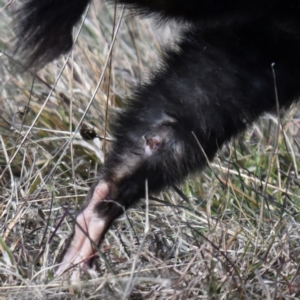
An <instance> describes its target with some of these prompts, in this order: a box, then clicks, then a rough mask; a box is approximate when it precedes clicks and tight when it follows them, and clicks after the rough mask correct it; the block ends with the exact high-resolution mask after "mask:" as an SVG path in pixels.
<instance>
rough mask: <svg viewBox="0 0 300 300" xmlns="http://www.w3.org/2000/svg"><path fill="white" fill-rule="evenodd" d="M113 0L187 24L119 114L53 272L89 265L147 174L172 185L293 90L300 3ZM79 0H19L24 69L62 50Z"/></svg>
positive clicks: (299, 87) (298, 78)
mask: <svg viewBox="0 0 300 300" xmlns="http://www.w3.org/2000/svg"><path fill="white" fill-rule="evenodd" d="M117 2H118V3H123V4H127V6H128V7H129V8H131V9H134V10H135V11H137V12H140V13H143V14H147V13H155V14H158V15H159V17H160V18H162V19H172V18H174V19H177V20H178V21H180V20H184V21H189V22H191V24H192V26H191V28H190V30H189V31H188V32H186V33H185V34H184V36H183V37H182V39H181V41H180V43H179V49H180V51H176V52H175V51H174V52H173V51H169V52H168V53H167V55H166V59H165V61H164V66H163V67H162V68H161V70H159V71H158V72H156V74H154V75H153V78H152V80H151V82H150V83H148V84H145V85H142V86H140V87H139V89H138V91H137V93H136V94H135V96H134V98H133V99H132V101H131V102H130V105H129V106H128V107H127V108H126V111H125V112H124V113H122V114H120V115H119V117H118V120H117V123H116V125H115V126H114V131H113V132H114V136H115V138H116V143H115V144H114V146H113V150H112V151H111V153H110V155H109V156H108V158H107V160H106V162H105V165H104V168H103V171H102V172H101V174H100V177H99V179H98V180H97V182H96V183H95V184H94V185H93V187H92V188H91V190H90V192H89V194H88V196H87V199H86V204H85V206H84V207H83V209H82V211H81V212H80V213H79V215H78V217H77V225H75V230H74V236H73V239H72V242H71V244H70V246H69V248H68V250H67V252H66V254H65V256H64V259H63V264H62V265H61V267H60V268H59V270H58V273H61V272H62V271H64V270H65V269H66V268H67V267H68V266H69V264H72V263H73V264H77V263H81V265H84V264H85V263H86V262H88V260H89V258H90V257H91V256H92V254H93V252H94V249H93V246H92V244H91V240H92V241H94V242H95V244H99V243H100V242H101V239H102V238H103V236H104V234H105V232H106V231H107V230H108V228H109V226H110V224H111V223H112V222H113V221H114V220H115V219H116V218H117V217H118V216H120V215H121V214H122V213H123V211H124V209H127V208H128V207H129V206H131V205H133V204H134V203H135V202H136V201H137V200H139V199H140V198H141V197H143V196H144V195H145V181H146V179H147V181H148V186H149V191H150V193H156V192H158V191H161V190H162V189H164V188H166V187H168V186H170V185H172V184H174V183H179V182H181V181H182V179H183V178H184V177H185V176H186V175H188V174H189V173H190V172H194V171H196V170H199V169H201V168H202V167H203V166H204V165H205V164H206V162H207V159H212V158H213V157H214V155H215V154H216V152H217V151H218V149H220V148H221V147H222V145H223V144H224V143H225V142H227V141H229V140H230V139H231V138H232V137H234V136H236V135H237V134H238V133H239V132H241V131H243V130H245V128H246V127H247V126H248V125H249V124H251V123H252V122H253V121H254V120H256V119H257V118H258V117H259V116H261V115H262V114H263V113H265V112H272V111H275V110H276V107H277V100H278V104H279V107H280V108H282V107H288V106H289V105H290V104H291V103H292V102H293V101H295V100H297V98H298V97H299V96H300V2H299V0H263V1H262V0H251V1H249V0H230V1H229V0H185V1H182V0H172V1H171V0H163V1H162V0H119V1H117ZM88 3H89V0H73V1H69V0H43V1H41V0H27V2H26V3H25V5H24V7H23V9H22V11H21V12H20V15H21V16H25V18H23V20H22V22H21V26H20V28H21V30H20V34H19V45H22V46H23V50H24V51H25V53H29V56H28V62H29V65H30V66H32V65H37V66H42V65H43V64H45V63H47V62H49V61H51V60H53V59H54V58H56V57H57V56H58V55H59V54H61V53H64V52H66V51H68V50H69V49H70V47H71V45H72V36H71V34H72V27H73V25H74V24H75V23H76V22H77V21H78V20H79V18H80V16H81V14H82V13H83V11H84V10H85V8H86V6H87V4H88ZM273 71H274V73H273ZM274 74H275V75H276V84H275V76H274ZM275 87H276V88H275ZM275 90H277V93H278V97H276V96H275V94H276V93H275ZM83 231H85V233H84V232H83ZM87 235H89V237H90V239H91V240H90V239H89V238H87Z"/></svg>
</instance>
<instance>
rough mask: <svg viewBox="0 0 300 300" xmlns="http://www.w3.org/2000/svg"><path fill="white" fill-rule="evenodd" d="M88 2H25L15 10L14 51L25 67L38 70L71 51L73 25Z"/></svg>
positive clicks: (78, 0) (30, 0)
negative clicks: (15, 35)
mask: <svg viewBox="0 0 300 300" xmlns="http://www.w3.org/2000/svg"><path fill="white" fill-rule="evenodd" d="M90 1H91V0H71V1H70V0H26V1H25V3H24V4H23V6H22V8H21V9H20V10H19V11H18V13H17V17H16V20H17V22H18V27H17V38H18V42H17V44H16V52H17V53H19V54H20V55H21V57H22V58H24V61H25V63H24V66H25V67H26V68H28V67H37V68H41V67H42V66H44V65H45V64H47V63H48V62H50V61H52V60H54V59H55V58H57V57H58V56H59V55H61V54H63V53H66V52H68V51H70V49H71V47H72V44H73V38H72V29H73V26H74V25H75V24H76V23H77V22H78V21H79V19H80V17H81V15H82V14H83V13H84V11H85V9H86V7H87V6H88V4H89V2H90Z"/></svg>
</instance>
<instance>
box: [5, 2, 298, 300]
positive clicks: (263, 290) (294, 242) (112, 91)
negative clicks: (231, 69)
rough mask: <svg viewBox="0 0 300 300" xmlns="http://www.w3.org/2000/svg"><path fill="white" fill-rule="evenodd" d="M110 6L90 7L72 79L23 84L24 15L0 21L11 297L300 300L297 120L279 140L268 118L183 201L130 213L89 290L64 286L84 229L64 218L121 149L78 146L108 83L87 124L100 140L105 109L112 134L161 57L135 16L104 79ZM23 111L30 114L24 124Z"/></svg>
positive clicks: (190, 187)
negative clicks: (16, 40)
mask: <svg viewBox="0 0 300 300" xmlns="http://www.w3.org/2000/svg"><path fill="white" fill-rule="evenodd" d="M101 2H102V1H95V3H94V4H93V5H92V9H91V11H90V13H89V15H88V19H87V20H86V21H85V23H84V25H83V28H82V32H81V34H80V37H79V40H78V42H77V44H76V46H75V48H74V50H73V52H72V55H71V58H70V60H69V62H68V64H67V66H66V68H65V70H64V71H63V73H62V75H60V76H59V73H60V70H61V68H62V66H63V64H64V62H65V60H64V59H60V60H58V61H56V62H54V63H52V64H50V65H48V66H47V67H45V68H44V69H43V70H41V71H39V72H38V73H37V76H35V77H34V76H33V74H32V73H30V72H23V73H19V72H17V70H18V69H19V68H18V67H17V66H18V62H17V61H15V60H14V59H12V57H11V56H12V51H11V49H12V42H13V37H14V35H13V30H12V24H11V15H12V12H13V11H14V10H15V9H16V6H17V3H14V2H13V3H10V4H9V5H8V6H7V7H5V8H3V9H2V10H1V11H0V14H1V16H0V28H1V36H0V46H1V50H3V51H4V52H3V53H2V55H1V57H0V62H1V65H0V66H1V67H0V83H1V89H0V103H1V109H0V176H1V179H0V216H1V219H0V299H1V300H2V299H107V297H110V298H111V299H297V298H298V297H300V276H299V275H300V274H299V266H300V259H299V254H300V247H299V246H300V223H299V214H298V212H299V206H300V201H299V200H300V199H299V196H298V195H299V194H300V193H299V190H300V189H299V176H298V173H297V168H298V164H299V142H298V140H299V127H298V123H299V119H298V117H297V110H296V109H295V108H294V109H292V110H291V111H290V112H289V113H288V114H286V115H285V116H284V117H283V118H281V120H280V123H281V125H280V128H279V131H278V130H277V125H278V119H277V118H276V117H269V116H266V117H264V118H262V119H260V120H259V122H258V123H257V124H255V125H254V126H253V127H252V128H250V129H249V130H248V132H246V133H245V134H244V135H243V136H241V137H240V138H239V139H236V140H235V141H233V142H232V143H231V144H230V145H227V146H226V147H224V149H223V151H222V152H221V153H220V154H219V156H218V157H217V158H216V159H215V160H214V161H213V162H212V163H211V164H210V166H209V167H208V168H206V170H204V171H203V172H202V173H201V174H198V175H197V176H191V177H190V178H188V179H187V180H186V182H185V183H184V184H183V185H182V186H181V187H180V189H179V191H172V190H169V191H167V192H165V193H162V194H160V195H157V197H156V198H155V199H150V200H149V203H148V202H145V201H141V202H140V203H139V204H138V205H137V206H135V207H134V208H132V209H130V210H129V211H128V212H127V214H126V216H123V217H122V218H120V219H119V220H117V221H116V222H115V224H114V225H113V227H112V229H111V230H110V231H109V233H108V234H107V235H106V238H105V241H104V243H103V245H102V247H101V251H102V253H103V255H104V256H105V257H106V261H105V260H104V259H99V260H98V261H97V262H96V266H95V270H91V271H90V272H89V273H88V274H87V275H86V276H85V278H83V280H82V282H81V283H80V284H78V285H71V284H70V283H69V281H68V274H66V275H65V276H64V277H63V278H54V275H53V273H54V269H55V266H56V263H57V261H56V259H57V257H58V256H59V253H60V252H61V251H62V249H63V246H64V244H65V243H66V240H67V238H68V236H69V235H70V233H71V231H72V222H73V221H72V220H73V219H72V217H70V216H67V217H66V218H65V212H66V211H68V213H69V214H70V215H73V216H74V215H75V214H76V210H77V209H78V208H79V207H80V204H81V202H82V201H83V199H84V197H85V194H86V193H87V190H88V187H89V185H90V184H91V182H92V180H93V177H94V176H95V174H96V173H97V172H98V171H99V169H100V168H101V165H102V163H103V159H104V156H105V151H104V149H106V148H107V147H108V148H109V141H107V142H106V145H104V143H102V142H100V141H99V140H98V139H96V140H95V142H87V141H84V140H83V139H82V138H81V137H80V135H79V134H78V133H77V134H75V136H74V139H73V141H72V143H68V141H69V140H70V137H71V136H72V135H73V133H74V130H75V128H76V127H77V126H78V124H79V122H80V120H81V118H82V116H83V113H84V111H85V109H86V107H87V105H88V103H89V101H90V99H91V96H92V95H93V91H94V90H95V87H96V86H97V82H98V81H99V78H100V77H101V74H102V73H103V74H104V79H103V81H102V83H101V85H100V89H99V91H98V92H97V94H96V96H95V97H94V99H93V102H92V106H91V108H90V109H89V110H88V112H87V114H86V116H85V118H84V122H85V123H86V124H88V125H89V126H91V127H94V128H95V129H97V133H98V134H99V135H100V136H104V135H105V134H104V132H105V128H106V118H105V112H106V102H107V100H108V106H109V109H108V120H109V121H110V122H113V116H114V114H115V113H116V112H117V111H118V110H120V108H121V107H122V105H123V103H124V101H125V100H126V99H127V98H129V97H130V93H131V87H132V86H133V85H134V84H137V83H138V82H139V81H140V80H143V81H145V80H147V74H149V70H150V68H152V69H153V68H154V67H156V66H157V65H158V61H159V60H158V57H159V55H160V53H161V46H160V44H159V42H158V33H157V31H156V30H153V26H152V27H151V26H149V22H148V21H145V20H143V21H141V20H138V19H132V18H130V17H127V18H126V19H124V20H123V22H122V24H121V26H120V30H119V33H118V37H117V41H116V43H115V45H114V51H113V59H112V65H111V73H110V71H109V68H107V69H106V70H104V65H105V61H106V60H107V59H108V56H109V47H110V42H111V38H112V28H113V19H114V13H113V9H112V8H108V7H107V6H105V5H103V3H101ZM5 4H8V1H0V5H1V7H4V5H5ZM125 14H126V13H125ZM119 18H120V10H118V12H117V15H116V21H118V19H119ZM160 36H161V33H160ZM161 39H162V40H165V38H164V37H163V38H161ZM20 63H22V62H20ZM109 74H111V76H110V80H109ZM56 81H57V85H56V86H55V89H54V91H53V92H52V93H51V94H49V93H50V92H51V89H52V88H53V87H54V83H55V82H56ZM45 101H47V103H46V104H45ZM24 105H26V106H29V107H30V109H31V110H30V112H29V113H28V114H22V107H21V108H20V106H24ZM43 106H44V107H43ZM20 109H21V110H20ZM23 109H24V107H23ZM39 113H40V116H39V118H38V119H37V120H36V122H35V124H34V125H33V126H32V127H31V129H30V132H29V133H28V128H29V127H30V126H31V125H32V124H33V121H34V120H35V118H36V116H37V115H38V114H39ZM108 129H109V128H108ZM27 133H28V135H27ZM26 135H27V137H26ZM106 136H107V137H108V138H110V135H109V130H108V133H107V134H106ZM25 137H26V138H25ZM23 140H24V141H23ZM22 141H23V143H22V144H21V142H22ZM16 151H17V152H16ZM199 151H200V150H199ZM62 153H63V154H64V155H63V156H61V155H62ZM12 157H14V159H13V160H12V161H11V163H10V164H8V161H9V160H10V158H12ZM180 191H181V192H180ZM147 225H149V226H150V228H149V230H146V229H147Z"/></svg>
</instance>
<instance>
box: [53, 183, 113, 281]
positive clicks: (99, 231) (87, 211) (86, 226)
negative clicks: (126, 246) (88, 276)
mask: <svg viewBox="0 0 300 300" xmlns="http://www.w3.org/2000/svg"><path fill="white" fill-rule="evenodd" d="M110 195H111V189H110V186H109V184H108V183H106V182H100V183H98V185H97V186H96V187H95V189H94V192H93V195H92V197H91V199H90V200H89V202H88V204H87V206H86V207H85V208H84V209H83V210H82V211H81V212H80V213H79V215H78V216H77V218H76V224H75V228H74V235H73V237H72V240H71V243H70V244H69V246H68V248H67V251H66V253H65V255H64V257H63V259H62V262H61V264H60V266H59V268H58V269H57V271H56V275H58V276H59V275H61V274H62V273H63V272H65V271H66V270H67V269H69V268H71V267H75V266H78V267H79V268H81V269H87V267H88V265H89V262H90V261H91V259H92V258H93V257H94V254H95V252H96V250H95V247H97V246H98V245H99V244H100V242H101V239H102V238H103V236H104V234H105V232H106V230H107V229H108V227H109V225H110V223H111V215H110V214H104V213H103V214H101V212H99V209H100V208H101V209H102V210H103V208H104V212H105V207H108V208H109V207H110V206H109V202H111V201H109V199H108V197H109V196H110ZM106 200H108V201H107V204H108V205H105V203H106ZM102 202H103V203H102ZM103 204H104V205H103ZM78 275H79V274H78V269H77V271H76V270H73V275H72V277H71V279H72V280H73V281H74V280H76V279H79V278H78Z"/></svg>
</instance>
